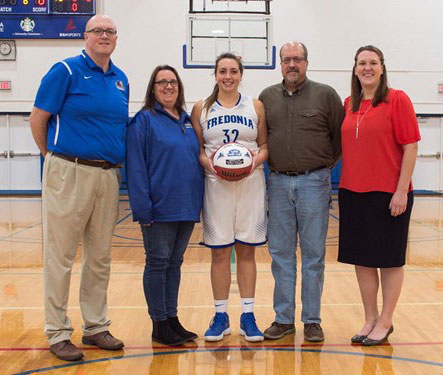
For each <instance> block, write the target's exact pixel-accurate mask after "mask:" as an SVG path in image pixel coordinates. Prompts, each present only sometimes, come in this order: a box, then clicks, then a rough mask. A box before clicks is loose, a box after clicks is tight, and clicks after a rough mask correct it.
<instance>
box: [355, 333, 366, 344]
mask: <svg viewBox="0 0 443 375" xmlns="http://www.w3.org/2000/svg"><path fill="white" fill-rule="evenodd" d="M366 337H368V335H354V336H352V338H351V342H352V343H353V344H360V343H361V342H362V341H363V340H364V339H365V338H366Z"/></svg>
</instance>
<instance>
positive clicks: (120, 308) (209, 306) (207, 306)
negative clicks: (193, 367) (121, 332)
mask: <svg viewBox="0 0 443 375" xmlns="http://www.w3.org/2000/svg"><path fill="white" fill-rule="evenodd" d="M229 306H230V307H233V308H239V307H241V305H239V304H238V305H234V304H229ZM301 306H302V304H301V303H297V304H296V307H301ZM322 306H324V307H341V306H343V307H350V306H362V304H361V303H322ZM379 306H382V305H381V304H379ZM397 306H443V302H403V303H397ZM213 307H214V305H213V304H211V305H180V308H182V309H198V308H213ZM255 307H260V308H271V307H272V305H271V304H257V303H256V304H255ZM146 308H147V307H146V305H133V306H108V309H113V310H140V309H146ZM44 309H45V308H44V306H24V307H23V306H1V307H0V311H11V310H31V311H33V310H34V311H42V310H44ZM79 309H80V306H69V307H68V311H69V310H79Z"/></svg>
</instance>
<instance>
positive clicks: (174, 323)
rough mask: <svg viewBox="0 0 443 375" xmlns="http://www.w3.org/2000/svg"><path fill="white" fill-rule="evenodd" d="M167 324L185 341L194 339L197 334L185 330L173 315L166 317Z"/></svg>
mask: <svg viewBox="0 0 443 375" xmlns="http://www.w3.org/2000/svg"><path fill="white" fill-rule="evenodd" d="M168 321H169V326H170V327H171V328H172V329H173V330H174V332H175V333H176V334H177V335H179V336H181V337H183V338H184V339H186V341H192V340H195V339H196V338H197V337H198V336H197V334H196V333H194V332H189V331H187V330H186V329H185V328H184V327H183V326H182V325H181V324H180V322H179V320H178V317H176V316H174V317H172V318H168Z"/></svg>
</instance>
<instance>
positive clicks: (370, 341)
mask: <svg viewBox="0 0 443 375" xmlns="http://www.w3.org/2000/svg"><path fill="white" fill-rule="evenodd" d="M392 332H394V326H391V328H389V330H388V333H386V336H385V337H383V338H382V339H380V340H373V339H370V338H369V337H366V338H365V339H363V341H362V342H361V343H362V344H363V345H364V346H376V345H380V344H382V343H384V342H385V341H387V339H388V337H389V335H390V334H391V333H392Z"/></svg>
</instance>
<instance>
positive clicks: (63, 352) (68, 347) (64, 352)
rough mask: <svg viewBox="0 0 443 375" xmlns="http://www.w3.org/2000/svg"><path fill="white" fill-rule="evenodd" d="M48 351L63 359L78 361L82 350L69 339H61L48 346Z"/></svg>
mask: <svg viewBox="0 0 443 375" xmlns="http://www.w3.org/2000/svg"><path fill="white" fill-rule="evenodd" d="M49 351H50V352H51V353H52V354H54V355H55V356H56V357H57V358H58V359H62V360H63V361H78V360H80V359H82V358H83V352H82V351H81V350H80V349H79V348H77V347H76V346H75V345H74V344H73V343H72V342H71V340H63V341H60V342H58V343H57V344H53V345H51V346H50V347H49Z"/></svg>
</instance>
